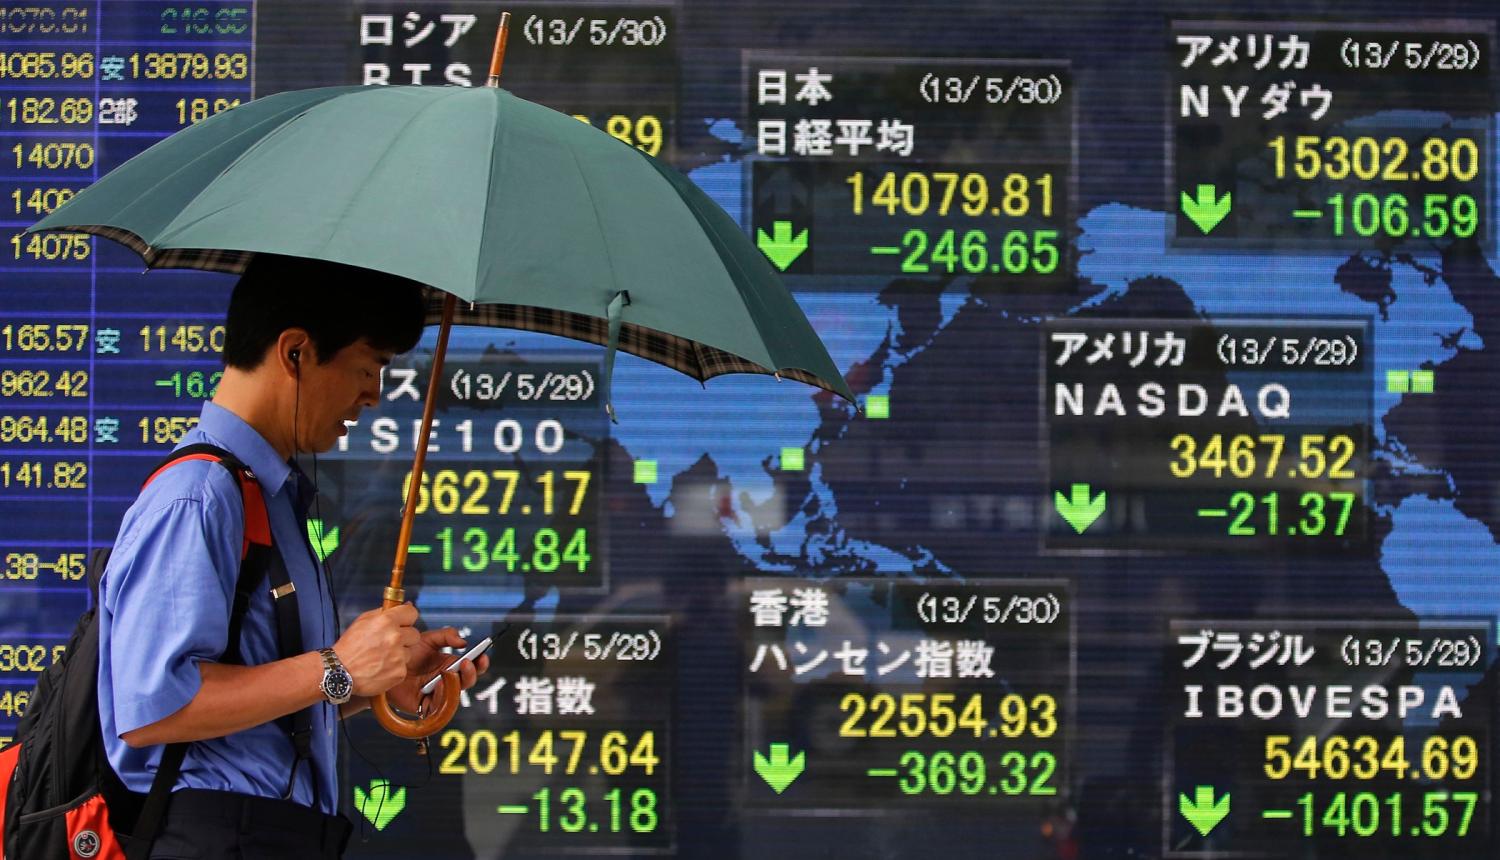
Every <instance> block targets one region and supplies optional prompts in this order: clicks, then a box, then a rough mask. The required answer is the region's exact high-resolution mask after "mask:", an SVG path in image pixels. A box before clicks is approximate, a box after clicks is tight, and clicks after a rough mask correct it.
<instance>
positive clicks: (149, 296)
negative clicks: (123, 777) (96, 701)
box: [0, 0, 255, 742]
mask: <svg viewBox="0 0 1500 860" xmlns="http://www.w3.org/2000/svg"><path fill="white" fill-rule="evenodd" d="M254 16H255V8H254V3H253V2H250V0H246V2H229V3H225V2H204V3H197V4H193V5H192V6H191V7H190V8H184V7H182V6H180V5H170V4H166V3H139V2H124V0H93V2H50V3H49V2H42V3H35V4H28V6H27V7H26V8H25V9H16V10H8V12H7V14H6V15H5V16H4V18H3V20H0V190H3V194H4V200H3V204H0V205H3V209H0V231H3V233H4V237H5V238H4V241H5V245H4V254H3V257H0V271H3V273H4V274H3V280H4V301H3V310H0V522H3V523H4V528H3V530H0V588H3V589H4V591H5V599H4V601H3V604H0V605H3V607H4V609H3V610H0V742H6V741H8V739H9V737H10V736H11V735H12V733H13V731H14V729H15V726H16V723H17V722H18V721H19V720H20V718H21V717H22V716H23V715H24V714H25V708H26V705H27V699H28V697H29V690H30V688H31V686H32V684H33V683H35V678H36V675H37V673H38V672H40V671H41V670H42V669H43V668H45V667H46V666H48V665H50V664H51V663H52V662H54V661H55V660H56V659H58V658H59V657H61V656H62V652H63V647H64V643H65V642H66V639H67V636H68V634H69V631H70V630H71V628H72V626H73V622H74V620H75V619H76V617H77V616H78V614H79V613H80V612H82V611H83V610H84V609H85V608H86V607H87V605H88V601H89V598H88V590H87V586H86V584H85V581H84V580H85V577H84V572H85V569H86V566H87V560H88V555H89V552H90V550H91V549H93V548H94V547H97V546H102V545H105V544H108V543H109V542H110V541H111V540H113V538H114V531H115V528H116V527H117V526H118V523H119V521H120V518H121V516H122V515H123V513H124V511H125V509H126V508H127V507H128V506H129V504H130V502H131V501H132V500H133V499H134V497H135V494H136V489H137V486H138V483H139V481H140V480H141V479H142V478H144V477H145V474H146V472H147V471H148V470H149V468H150V466H151V464H152V463H153V462H154V460H155V458H156V457H159V456H161V454H162V453H164V452H165V451H166V450H168V449H169V448H170V447H171V446H172V445H173V444H175V443H176V442H178V441H180V440H181V438H182V436H183V434H185V433H186V432H187V431H188V430H189V429H190V428H191V427H192V426H193V425H194V424H196V423H197V415H198V410H199V408H200V404H201V402H202V400H204V399H206V398H207V397H209V396H212V393H213V388H214V386H215V384H216V383H217V381H218V377H219V371H220V358H219V353H220V351H221V350H222V348H223V337H224V330H223V325H222V323H223V314H224V305H225V300H226V297H227V291H228V286H229V284H230V283H231V281H230V280H229V279H228V278H225V277H223V276H214V275H205V274H201V273H197V272H171V273H166V272H163V273H157V274H154V275H152V276H151V279H150V280H143V279H142V269H143V268H144V267H143V265H142V263H141V261H140V258H139V257H137V256H136V255H135V254H134V253H133V252H131V251H129V250H127V249H125V248H123V247H121V246H116V245H114V244H113V243H110V242H107V241H104V240H101V239H96V238H94V237H92V236H89V235H86V234H82V233H66V232H56V233H41V234H27V233H26V232H25V230H26V228H27V227H29V226H31V225H32V224H34V223H35V222H37V221H39V220H40V219H41V218H43V217H44V216H46V215H48V214H50V213H51V212H53V211H54V210H56V209H57V208H58V207H59V206H61V205H63V204H64V203H66V202H67V201H68V200H70V199H71V198H72V197H74V196H75V195H77V194H78V193H79V192H80V191H82V190H83V189H84V188H86V187H88V185H89V184H90V183H92V182H94V181H95V180H97V179H98V178H99V177H101V176H103V175H105V174H106V173H108V172H109V171H110V170H112V169H113V168H115V167H118V166H119V165H121V164H123V163H125V162H126V161H127V160H129V159H130V158H132V157H133V156H135V155H137V154H139V153H140V152H142V151H143V150H145V149H146V148H148V147H149V146H151V145H152V144H154V143H156V142H157V141H159V140H161V139H163V138H165V137H167V136H168V135H170V134H172V133H174V132H176V131H178V130H180V129H183V128H186V127H188V126H190V125H193V124H194V123H197V122H200V121H202V120H204V119H206V118H208V117H209V116H212V115H214V114H216V113H219V112H222V111H224V110H228V109H230V108H233V107H235V106H237V105H239V104H241V103H242V102H246V101H249V100H250V98H251V97H252V95H253V93H252V87H253V66H254V50H253V45H252V39H253V33H254Z"/></svg>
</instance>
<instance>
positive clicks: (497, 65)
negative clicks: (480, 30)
mask: <svg viewBox="0 0 1500 860" xmlns="http://www.w3.org/2000/svg"><path fill="white" fill-rule="evenodd" d="M509 39H510V13H509V12H501V13H500V27H499V29H498V30H496V31H495V51H494V53H492V54H490V77H489V80H487V81H485V84H484V85H485V86H487V87H498V86H500V69H501V67H503V66H504V65H505V43H506V42H507V41H508V40H509Z"/></svg>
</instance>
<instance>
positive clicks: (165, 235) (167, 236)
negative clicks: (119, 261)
mask: <svg viewBox="0 0 1500 860" xmlns="http://www.w3.org/2000/svg"><path fill="white" fill-rule="evenodd" d="M329 89H331V90H348V89H350V88H349V87H329ZM341 95H343V93H332V94H330V95H329V97H328V98H326V99H320V100H319V101H317V102H310V103H307V104H303V105H300V106H298V107H296V108H294V109H292V110H290V111H288V113H289V114H290V116H287V117H286V118H285V119H278V120H276V128H275V129H274V130H273V131H272V132H271V133H270V134H266V135H261V136H260V138H259V139H258V140H256V141H255V142H254V143H252V144H250V146H248V147H246V149H245V150H244V151H243V152H241V153H240V154H239V155H236V156H235V157H234V160H233V161H230V162H229V163H228V164H226V165H224V168H223V169H222V170H220V171H219V172H218V173H217V174H216V175H215V176H214V178H213V180H212V181H210V182H205V183H203V187H201V188H199V189H198V191H197V193H196V194H194V195H193V196H192V199H190V200H188V201H187V203H186V204H185V205H183V206H181V207H179V209H178V211H180V212H185V211H187V209H188V208H189V207H191V206H192V205H193V204H194V203H196V202H197V201H198V198H200V197H202V196H203V195H204V194H205V193H207V192H208V189H209V188H211V187H213V184H214V183H215V182H218V181H219V180H220V179H222V178H223V177H224V175H225V174H227V173H228V172H229V171H231V170H233V169H234V168H235V165H237V164H239V163H240V162H241V161H243V160H244V159H245V158H246V157H247V156H249V155H250V153H252V152H254V151H256V150H257V149H260V148H261V147H262V146H264V145H265V143H266V141H268V140H270V139H271V138H273V137H275V136H276V135H278V134H280V133H281V132H282V130H283V129H285V128H286V127H287V126H289V125H291V124H292V123H294V122H296V121H297V120H298V119H300V118H302V117H303V116H304V115H306V114H307V112H308V111H310V110H312V109H313V108H314V107H317V106H318V105H321V104H323V103H324V102H328V101H331V100H332V99H335V98H338V97H339V96H341ZM268 98H269V97H268ZM262 124H264V123H257V125H262ZM254 128H255V126H252V127H251V128H250V129H245V130H244V131H242V132H240V133H239V134H236V135H235V137H239V136H240V135H243V134H248V133H250V132H251V130H252V129H254ZM232 139H233V138H231V140H232ZM225 143H228V141H225ZM220 145H221V146H222V145H223V144H220ZM215 149H217V147H215ZM213 152H214V150H209V151H208V152H204V153H203V154H201V155H199V156H198V157H197V158H194V159H193V160H191V161H189V162H187V163H186V164H184V165H182V166H181V167H179V168H178V169H177V170H174V171H172V173H171V174H169V175H167V176H164V177H162V178H161V179H160V180H159V181H157V183H156V184H155V185H153V186H152V187H151V189H150V190H149V191H147V192H146V193H145V194H141V195H140V196H139V197H138V198H137V200H144V199H146V197H148V196H149V195H150V194H151V192H153V191H155V190H156V189H157V188H160V187H161V186H162V185H163V184H164V183H166V182H167V180H169V179H171V178H172V177H174V176H176V175H177V174H179V173H181V172H182V171H184V170H187V169H188V168H190V167H192V166H193V165H194V164H197V163H198V162H199V161H202V160H203V159H205V158H207V157H209V156H210V155H212V154H213ZM129 211H130V209H129V208H128V207H127V208H126V209H125V210H123V211H122V212H121V213H120V216H121V217H122V218H123V217H124V216H125V215H126V214H127V213H128V212H129ZM176 221H177V219H175V218H174V219H172V220H171V221H169V222H168V223H167V225H166V227H164V228H163V229H162V230H161V231H159V233H158V235H157V241H156V244H155V245H148V246H147V247H150V248H151V249H152V250H153V251H156V250H160V249H161V248H162V246H163V244H164V243H166V242H170V241H171V237H172V236H173V235H175V234H177V233H180V232H182V230H183V229H184V228H183V227H176ZM174 227H175V229H174Z"/></svg>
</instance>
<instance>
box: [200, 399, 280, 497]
mask: <svg viewBox="0 0 1500 860" xmlns="http://www.w3.org/2000/svg"><path fill="white" fill-rule="evenodd" d="M198 429H199V430H202V431H203V433H204V434H206V435H208V436H210V437H212V438H214V439H217V440H218V441H220V442H222V443H224V444H223V447H224V449H225V450H227V451H229V453H231V454H233V455H234V456H236V457H238V458H239V460H240V462H241V463H244V464H245V465H246V466H249V467H250V471H252V472H254V473H255V477H256V478H257V479H258V480H259V481H260V485H261V486H262V487H264V488H265V490H266V492H268V493H270V494H271V495H273V496H275V495H277V494H279V493H280V492H281V489H282V487H285V486H286V485H287V483H288V479H289V478H292V477H293V472H292V469H293V466H292V464H291V463H289V462H287V461H286V460H283V459H281V457H280V456H279V455H278V454H277V453H276V449H275V448H273V447H271V443H270V442H267V441H266V437H264V436H262V435H260V431H258V430H256V429H255V428H254V427H251V426H250V425H249V424H248V423H246V421H245V419H243V418H241V417H240V416H238V415H236V414H234V413H233V412H230V411H229V410H228V409H225V408H224V407H222V406H220V405H219V404H217V403H214V402H212V401H206V402H205V403H204V404H203V411H202V412H201V413H199V415H198ZM296 475H297V476H299V477H300V476H301V475H302V471H301V470H300V469H298V470H297V472H296ZM301 480H303V481H305V480H306V478H305V477H302V478H301ZM299 495H300V494H299Z"/></svg>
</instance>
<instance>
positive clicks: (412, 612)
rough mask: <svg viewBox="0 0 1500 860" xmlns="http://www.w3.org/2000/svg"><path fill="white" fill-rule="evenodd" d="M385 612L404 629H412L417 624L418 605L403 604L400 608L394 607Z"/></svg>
mask: <svg viewBox="0 0 1500 860" xmlns="http://www.w3.org/2000/svg"><path fill="white" fill-rule="evenodd" d="M385 611H386V612H387V613H389V614H388V616H387V617H389V618H390V619H391V620H392V621H394V622H396V623H397V624H399V625H401V626H402V627H410V626H412V625H413V624H416V623H417V614H418V613H417V607H416V604H412V603H403V604H401V605H400V606H393V607H391V608H390V609H387V610H385Z"/></svg>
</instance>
